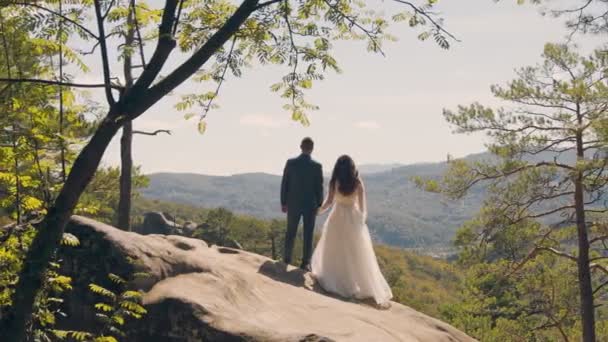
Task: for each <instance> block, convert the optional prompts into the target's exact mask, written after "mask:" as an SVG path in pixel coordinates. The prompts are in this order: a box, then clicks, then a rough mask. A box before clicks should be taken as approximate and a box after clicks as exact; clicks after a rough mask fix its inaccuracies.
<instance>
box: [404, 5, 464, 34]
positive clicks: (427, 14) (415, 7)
mask: <svg viewBox="0 0 608 342" xmlns="http://www.w3.org/2000/svg"><path fill="white" fill-rule="evenodd" d="M393 1H395V2H398V3H401V4H404V5H407V6H409V7H410V8H412V9H413V10H414V12H415V13H418V14H420V15H422V16H423V17H425V18H426V19H427V20H428V21H430V22H431V24H433V26H435V29H437V30H438V31H441V32H443V33H445V34H446V35H447V36H448V37H450V38H452V39H454V40H455V41H457V42H460V40H459V39H458V38H456V37H455V36H454V35H453V34H451V33H450V32H448V31H447V30H445V29H444V28H443V26H442V25H441V24H439V23H438V22H436V21H435V19H433V18H432V17H431V16H430V15H429V13H427V12H426V11H423V10H421V9H420V8H418V7H417V6H416V5H414V4H412V3H411V2H409V1H404V0H393Z"/></svg>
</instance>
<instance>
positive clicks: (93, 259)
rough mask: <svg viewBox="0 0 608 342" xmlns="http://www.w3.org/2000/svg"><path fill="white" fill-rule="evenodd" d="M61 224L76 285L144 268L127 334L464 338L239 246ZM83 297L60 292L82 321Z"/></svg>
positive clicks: (144, 337) (141, 337)
mask: <svg viewBox="0 0 608 342" xmlns="http://www.w3.org/2000/svg"><path fill="white" fill-rule="evenodd" d="M68 232H69V233H72V234H74V235H76V236H77V237H78V238H79V239H80V241H81V246H80V247H77V248H75V249H73V250H70V249H64V250H62V253H63V254H64V255H65V256H66V270H67V271H68V272H70V273H72V274H75V276H74V280H75V284H74V287H75V288H76V289H77V288H80V287H81V284H78V283H79V282H80V283H88V282H92V281H95V280H99V281H101V279H102V278H103V277H104V274H107V273H109V272H115V273H116V271H115V270H116V269H120V270H126V271H125V272H126V273H127V274H125V276H128V273H132V272H142V271H143V272H147V273H148V274H149V277H147V278H146V279H144V280H140V281H138V284H137V286H139V287H141V288H143V289H144V291H146V292H145V295H144V304H145V305H146V308H147V309H148V310H149V313H148V315H147V316H146V317H145V318H144V319H142V320H141V321H139V322H138V323H137V326H136V327H135V328H134V329H133V331H135V333H134V334H133V335H132V336H129V339H128V340H129V341H188V342H190V341H192V342H194V341H385V342H390V341H406V342H407V341H429V342H442V341H446V342H447V341H451V342H456V341H474V340H473V339H472V338H470V337H468V336H467V335H465V334H464V333H462V332H460V331H458V330H457V329H455V328H453V327H452V326H450V325H448V324H446V323H443V322H441V321H439V320H436V319H434V318H431V317H429V316H426V315H424V314H422V313H419V312H417V311H415V310H413V309H411V308H409V307H407V306H404V305H400V304H397V303H392V306H391V307H390V309H388V310H379V309H376V308H374V307H371V306H368V305H366V304H361V303H354V302H349V301H345V300H342V299H340V298H335V297H333V296H330V295H328V294H326V293H324V292H323V291H322V289H320V288H319V287H318V286H316V285H315V283H314V281H313V279H312V278H311V277H310V274H309V273H304V272H303V271H301V270H299V269H295V268H292V267H291V266H290V267H286V266H285V265H284V264H282V263H278V262H275V261H273V260H271V259H268V258H266V257H263V256H259V255H256V254H252V253H248V252H245V251H239V250H234V249H229V248H225V247H208V246H207V244H206V243H205V242H203V241H202V240H197V239H190V238H186V237H181V236H172V235H168V236H166V235H147V236H143V235H139V234H137V233H132V232H125V231H121V230H119V229H116V228H113V227H111V226H108V225H105V224H102V223H99V222H96V221H93V220H90V219H87V218H83V217H78V216H74V217H73V218H72V221H71V223H70V224H69V226H68ZM68 254H69V255H68ZM127 259H131V260H136V262H135V265H134V266H133V262H131V263H128V262H127V261H126V260H127ZM86 300H87V299H86V295H84V294H82V293H81V294H78V293H75V294H74V298H71V299H69V300H68V302H69V306H70V308H69V310H68V311H69V314H70V315H71V316H72V317H73V315H80V317H81V318H82V320H81V321H82V322H86V321H87V319H88V318H87V317H85V316H86V310H83V309H82V308H81V307H82V306H83V305H84V304H83V303H82V302H83V301H86ZM87 305H88V304H87ZM82 324H85V323H82Z"/></svg>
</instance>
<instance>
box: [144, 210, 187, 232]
mask: <svg viewBox="0 0 608 342" xmlns="http://www.w3.org/2000/svg"><path fill="white" fill-rule="evenodd" d="M135 232H137V233H140V234H143V235H148V234H164V235H182V227H181V226H180V225H178V224H176V223H175V219H174V218H173V217H172V216H171V215H169V214H168V213H162V212H149V213H145V214H144V222H143V223H142V225H141V226H139V227H136V228H135Z"/></svg>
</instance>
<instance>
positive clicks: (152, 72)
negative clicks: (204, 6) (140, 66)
mask: <svg viewBox="0 0 608 342" xmlns="http://www.w3.org/2000/svg"><path fill="white" fill-rule="evenodd" d="M176 8H177V0H166V2H165V8H164V10H163V16H162V19H161V23H160V26H159V27H158V42H157V44H156V49H155V50H154V54H152V58H150V62H149V63H148V65H147V66H146V67H145V69H144V71H143V72H142V73H141V75H140V76H139V78H138V79H137V81H136V82H135V84H134V85H133V87H132V88H131V89H129V90H128V93H129V94H136V95H135V97H137V96H138V95H141V93H142V92H143V91H144V90H146V89H148V87H149V86H150V85H151V84H152V82H154V80H155V79H156V77H157V76H158V74H159V73H160V70H161V69H162V68H163V66H164V65H165V62H166V61H167V59H168V58H169V55H170V54H171V51H173V49H174V48H175V46H176V42H175V39H173V35H172V34H171V29H172V27H173V23H174V22H175V9H176ZM127 98H128V96H127Z"/></svg>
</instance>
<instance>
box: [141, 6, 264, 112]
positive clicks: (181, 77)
mask: <svg viewBox="0 0 608 342" xmlns="http://www.w3.org/2000/svg"><path fill="white" fill-rule="evenodd" d="M168 1H170V0H168ZM257 5H258V0H245V1H243V3H242V4H241V5H240V6H239V7H238V8H237V10H236V11H235V12H234V14H232V16H231V17H230V18H229V19H228V20H227V21H226V23H225V24H224V25H223V26H222V27H221V28H220V29H219V30H217V31H216V32H215V33H214V34H213V35H212V36H211V37H210V38H209V39H208V40H207V42H206V43H205V44H203V46H202V47H201V48H200V49H199V50H198V51H196V52H195V53H194V54H192V56H191V57H190V58H188V60H186V61H185V62H184V63H183V64H181V65H180V66H179V67H177V68H176V69H175V70H173V72H171V73H170V74H169V75H168V76H167V77H165V78H164V79H162V80H161V81H159V82H158V83H157V84H156V85H154V86H152V87H151V88H150V89H149V91H148V92H147V93H146V94H145V97H144V98H143V100H140V101H138V103H137V105H138V106H137V108H132V109H131V111H132V112H133V115H134V116H137V115H139V114H141V113H142V112H143V111H145V110H146V109H148V108H149V107H150V106H152V105H153V104H154V103H156V102H157V101H159V100H160V99H161V98H163V97H164V96H165V95H167V94H168V93H169V92H170V91H172V90H173V89H175V88H176V87H177V86H179V85H180V84H182V83H183V82H184V81H186V80H187V79H188V78H189V77H190V76H191V75H193V74H194V73H195V72H196V71H197V70H198V69H199V68H200V67H201V66H203V64H205V63H206V62H207V61H208V60H209V58H211V56H213V55H214V54H215V53H216V52H217V50H218V49H220V48H221V47H222V46H223V45H224V44H225V43H226V42H227V41H228V40H229V39H230V38H231V37H232V35H233V34H234V33H235V32H236V31H237V30H238V29H239V27H240V26H241V24H242V23H243V22H245V20H247V18H248V17H249V16H250V15H251V13H253V12H254V11H255V10H256V7H257ZM169 28H170V27H169ZM150 64H152V63H150Z"/></svg>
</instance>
